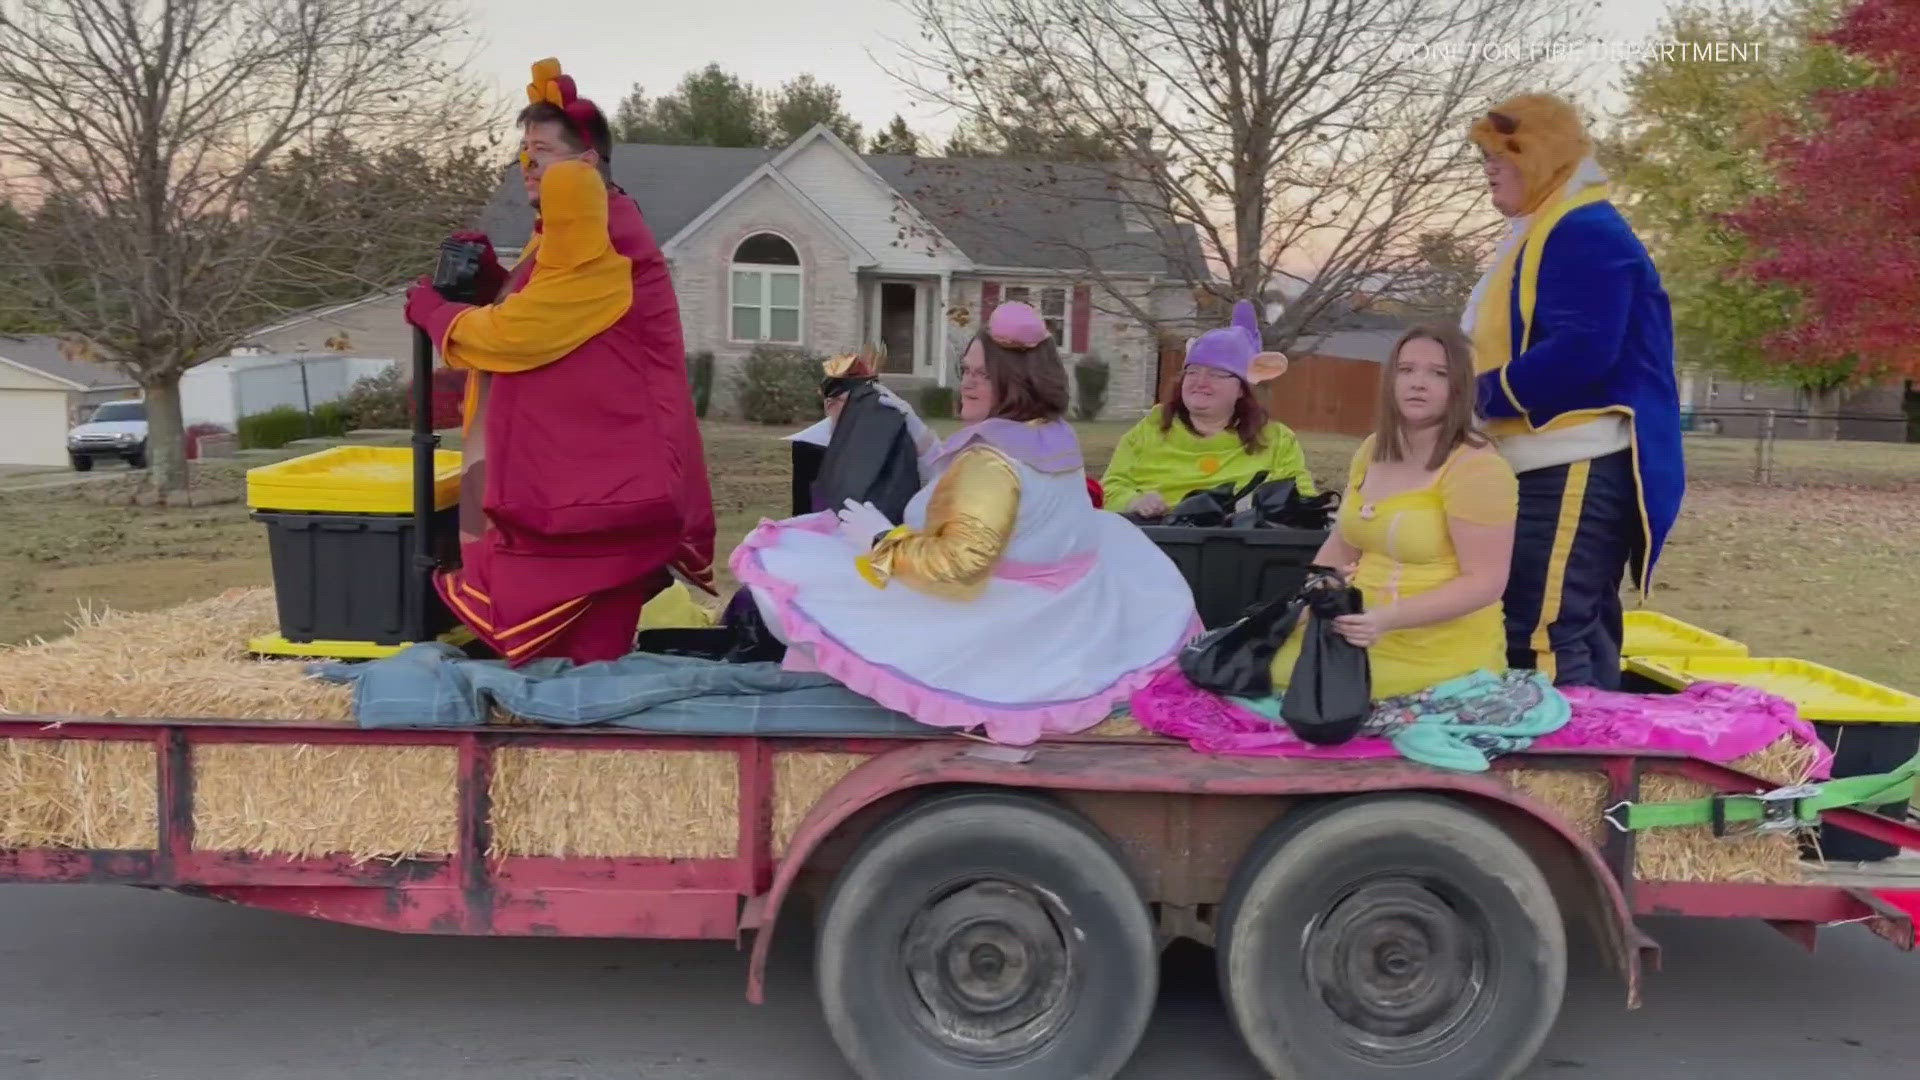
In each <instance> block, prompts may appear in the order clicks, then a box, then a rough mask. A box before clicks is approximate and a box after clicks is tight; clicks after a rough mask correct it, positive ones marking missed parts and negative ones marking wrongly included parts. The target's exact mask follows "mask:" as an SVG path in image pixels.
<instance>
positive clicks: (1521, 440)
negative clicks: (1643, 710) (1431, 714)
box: [1461, 94, 1686, 690]
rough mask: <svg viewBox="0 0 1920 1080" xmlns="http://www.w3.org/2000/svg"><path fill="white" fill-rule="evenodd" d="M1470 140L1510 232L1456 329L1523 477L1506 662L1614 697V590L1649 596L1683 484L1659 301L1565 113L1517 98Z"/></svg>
mask: <svg viewBox="0 0 1920 1080" xmlns="http://www.w3.org/2000/svg"><path fill="white" fill-rule="evenodd" d="M1469 138H1470V139H1471V140H1472V142H1473V144H1474V145H1475V146H1476V147H1477V148H1478V149H1479V150H1480V152H1481V154H1482V156H1483V158H1484V161H1485V168H1486V175H1487V186H1488V189H1489V191H1490V194H1491V196H1492V200H1493V204H1494V207H1495V208H1496V209H1498V210H1499V211H1500V213H1501V214H1502V215H1504V216H1505V217H1506V218H1507V219H1508V223H1509V224H1508V233H1507V236H1506V238H1505V239H1504V240H1503V241H1502V242H1501V243H1500V245H1499V247H1498V248H1497V249H1496V251H1495V253H1494V259H1493V265H1492V267H1491V268H1490V269H1489V270H1488V271H1487V273H1486V275H1485V276H1484V277H1483V278H1481V280H1480V283H1479V284H1478V285H1477V286H1476V287H1475V289H1474V291H1473V296H1472V298H1471V299H1470V300H1469V301H1468V304H1467V309H1466V311H1465V313H1464V315H1463V317H1462V320H1461V328H1462V329H1463V330H1465V331H1466V332H1467V334H1468V335H1470V337H1471V338H1472V341H1473V345H1474V351H1475V370H1476V371H1477V372H1478V376H1477V391H1478V393H1477V397H1478V411H1479V413H1480V415H1481V416H1482V417H1483V418H1484V419H1485V422H1486V430H1487V432H1488V434H1490V435H1492V436H1493V437H1494V439H1495V440H1496V442H1497V444H1498V446H1499V448H1500V452H1501V454H1502V456H1504V457H1505V458H1506V459H1507V461H1508V463H1509V464H1511V465H1512V466H1513V470H1514V472H1515V473H1516V474H1518V476H1519V481H1520V491H1519V520H1518V523H1517V527H1516V535H1515V538H1514V552H1513V566H1512V572H1511V574H1510V576H1509V579H1508V585H1507V591H1506V597H1505V608H1506V631H1507V651H1508V659H1509V661H1510V662H1511V663H1512V664H1513V666H1514V667H1517V668H1537V669H1538V670H1541V671H1543V672H1546V673H1548V674H1549V675H1551V676H1553V678H1554V679H1555V680H1556V681H1557V682H1558V683H1560V684H1562V685H1584V686H1595V687H1600V688H1602V689H1609V690H1611V689H1618V688H1619V684H1620V647H1621V641H1622V635H1623V628H1622V625H1621V622H1622V614H1621V603H1620V587H1621V583H1622V580H1623V578H1624V576H1625V574H1626V571H1627V568H1628V567H1629V566H1631V567H1632V568H1633V574H1634V580H1635V583H1636V584H1637V585H1638V586H1639V587H1640V589H1641V590H1642V591H1643V592H1644V590H1646V589H1648V588H1650V587H1651V582H1652V577H1653V569H1654V565H1655V564H1656V563H1657V562H1658V561H1659V558H1660V552H1661V548H1662V547H1663V546H1664V544H1665V542H1666V538H1667V534H1668V532H1669V531H1670V530H1671V529H1672V527H1673V522H1674V519H1675V518H1676V517H1677V516H1678V514H1679V510H1680V502H1681V498H1682V496H1683V495H1684V493H1685V490H1686V464H1685V461H1684V459H1683V454H1682V449H1681V440H1680V402H1679V393H1678V391H1677V389H1676V387H1675V378H1674V368H1673V320H1672V316H1671V313H1670V310H1669V307H1668V302H1667V294H1666V292H1665V290H1664V289H1663V288H1662V287H1661V284H1660V274H1659V271H1658V270H1656V269H1655V268H1654V265H1653V260H1652V259H1651V258H1650V257H1649V256H1648V254H1647V251H1646V248H1645V247H1644V246H1643V245H1642V244H1641V243H1640V240H1639V239H1638V238H1637V237H1636V236H1635V235H1634V233H1633V230H1632V228H1631V227H1629V226H1628V224H1627V222H1626V219H1625V218H1624V217H1622V216H1621V214H1620V211H1619V210H1618V209H1616V208H1615V207H1614V205H1613V204H1612V203H1611V202H1609V201H1607V186H1606V175H1605V174H1604V173H1603V172H1602V171H1601V169H1600V167H1599V165H1598V164H1597V163H1596V162H1595V161H1594V159H1593V156H1592V154H1593V144H1592V140H1591V139H1590V138H1589V137H1588V135H1587V133H1586V130H1585V127H1584V126H1583V125H1582V123H1581V121H1580V117H1579V114H1578V113H1577V112H1575V110H1574V108H1573V106H1571V105H1569V104H1568V103H1567V102H1565V101H1562V100H1561V99H1559V98H1557V97H1553V96H1551V95H1547V94H1526V95H1522V96H1520V97H1516V98H1513V99H1511V100H1509V101H1506V102H1503V103H1501V104H1500V105H1499V106H1498V107H1496V108H1494V109H1493V110H1491V111H1489V112H1488V113H1486V114H1485V115H1484V116H1481V117H1479V118H1478V119H1477V120H1475V121H1474V123H1473V125H1472V127H1471V129H1470V132H1469Z"/></svg>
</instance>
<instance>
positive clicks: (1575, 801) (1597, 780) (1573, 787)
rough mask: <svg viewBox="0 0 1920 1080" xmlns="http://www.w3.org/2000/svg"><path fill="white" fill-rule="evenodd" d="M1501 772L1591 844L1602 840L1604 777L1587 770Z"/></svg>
mask: <svg viewBox="0 0 1920 1080" xmlns="http://www.w3.org/2000/svg"><path fill="white" fill-rule="evenodd" d="M1502 775H1504V776H1505V778H1506V780H1507V782H1508V783H1510V784H1512V785H1513V786H1514V787H1516V788H1518V789H1519V790H1520V792H1521V793H1522V794H1524V795H1527V796H1529V797H1531V798H1533V799H1534V800H1535V801H1537V802H1539V803H1541V804H1542V805H1544V806H1546V807H1547V808H1548V809H1549V810H1552V811H1553V812H1554V813H1556V814H1558V815H1560V818H1561V820H1562V821H1564V822H1565V823H1566V825H1567V826H1568V827H1569V828H1572V829H1574V830H1575V831H1577V832H1579V833H1581V834H1583V835H1585V836H1586V838H1587V839H1588V840H1589V841H1591V842H1592V843H1596V844H1597V843H1600V842H1601V841H1602V840H1604V839H1606V835H1607V823H1606V821H1605V819H1604V815H1605V813H1606V807H1607V776H1606V774H1605V773H1598V772H1593V771H1592V770H1589V769H1513V770H1511V771H1508V772H1506V773H1503V774H1502Z"/></svg>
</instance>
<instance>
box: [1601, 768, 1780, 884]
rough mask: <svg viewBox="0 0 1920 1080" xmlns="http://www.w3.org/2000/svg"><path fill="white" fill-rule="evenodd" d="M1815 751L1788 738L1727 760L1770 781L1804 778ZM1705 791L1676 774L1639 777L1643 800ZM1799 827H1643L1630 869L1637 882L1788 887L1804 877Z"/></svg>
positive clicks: (1693, 796) (1689, 796)
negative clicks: (1757, 830) (1738, 830)
mask: <svg viewBox="0 0 1920 1080" xmlns="http://www.w3.org/2000/svg"><path fill="white" fill-rule="evenodd" d="M1814 754H1815V751H1814V749H1813V748H1812V747H1809V746H1805V745H1802V744H1800V743H1798V742H1796V741H1794V740H1793V739H1791V738H1782V739H1781V740H1780V741H1778V742H1776V743H1774V744H1773V745H1772V746H1769V747H1768V748H1766V749H1765V750H1761V751H1759V752H1757V753H1753V754H1749V755H1747V756H1746V757H1744V758H1741V759H1739V760H1738V761H1735V762H1733V763H1732V767H1733V768H1735V769H1738V770H1740V771H1741V772H1745V773H1750V774H1752V775H1754V776H1757V777H1759V778H1761V779H1762V780H1765V781H1767V782H1768V783H1771V784H1778V785H1788V784H1798V783H1802V782H1804V781H1805V780H1806V779H1807V778H1808V775H1809V773H1810V772H1811V770H1812V768H1813V760H1814ZM1712 793H1713V792H1712V790H1711V789H1709V788H1707V787H1705V786H1704V785H1701V784H1698V783H1696V782H1694V781H1692V780H1688V779H1685V778H1682V777H1678V776H1672V775H1666V774H1660V773H1647V774H1644V775H1643V776H1642V777H1641V781H1640V798H1641V800H1642V801H1643V802H1670V801H1675V800H1680V799H1698V798H1701V797H1702V796H1705V795H1711V794H1712ZM1801 839H1802V835H1801V833H1800V832H1799V831H1795V832H1784V833H1765V834H1761V835H1755V836H1743V837H1737V838H1716V837H1715V836H1714V835H1713V830H1712V829H1711V828H1709V827H1708V826H1705V825H1695V826H1686V827H1684V828H1671V829H1648V830H1646V831H1645V832H1642V833H1641V834H1640V835H1639V838H1638V841H1637V843H1636V844H1635V856H1634V872H1635V874H1636V875H1637V876H1638V877H1639V878H1640V879H1641V880H1643V881H1714V882H1746V883H1750V884H1765V885H1788V884H1796V883H1798V882H1801V881H1804V880H1805V868H1804V867H1803V866H1802V865H1801V861H1800V842H1801Z"/></svg>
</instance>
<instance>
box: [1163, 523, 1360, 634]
mask: <svg viewBox="0 0 1920 1080" xmlns="http://www.w3.org/2000/svg"><path fill="white" fill-rule="evenodd" d="M1140 531H1141V532H1143V533H1146V534H1147V538H1148V539H1150V540H1152V541H1153V542H1154V544H1155V545H1157V546H1158V547H1159V548H1160V550H1161V551H1164V552H1166V553H1167V557H1168V558H1170V559H1172V560H1173V564H1174V565H1175V566H1178V567H1179V568H1180V573H1181V575H1182V576H1184V577H1185V578H1186V579H1187V585H1188V586H1189V587H1191V588H1192V589H1193V602H1194V604H1195V606H1197V607H1198V608H1199V609H1200V621H1201V622H1202V623H1204V624H1206V626H1207V628H1208V629H1212V628H1214V627H1218V626H1226V625H1228V624H1229V623H1232V622H1233V621H1234V620H1236V619H1238V618H1240V616H1242V615H1244V614H1246V610H1247V608H1249V607H1251V606H1253V605H1254V604H1257V603H1260V602H1261V601H1263V600H1271V599H1274V598H1275V597H1279V596H1288V595H1291V594H1293V593H1294V592H1297V591H1298V590H1299V588H1300V583H1301V582H1303V581H1305V580H1306V577H1307V567H1309V566H1312V565H1313V557H1314V556H1315V555H1318V554H1319V553H1320V547H1321V545H1323V544H1325V543H1326V542H1327V530H1325V529H1319V530H1311V531H1310V530H1306V529H1196V528H1185V527H1179V526H1171V525H1144V526H1141V529H1140Z"/></svg>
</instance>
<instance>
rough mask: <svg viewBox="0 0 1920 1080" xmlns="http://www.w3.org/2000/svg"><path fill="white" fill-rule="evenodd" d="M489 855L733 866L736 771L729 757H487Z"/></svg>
mask: <svg viewBox="0 0 1920 1080" xmlns="http://www.w3.org/2000/svg"><path fill="white" fill-rule="evenodd" d="M492 795H493V846H492V849H491V851H490V854H492V855H494V856H506V855H545V856H565V857H576V858H630V859H642V858H654V859H717V858H730V857H732V856H733V855H734V854H735V853H736V852H737V851H738V850H739V847H740V762H739V755H738V754H736V753H734V752H732V751H727V750H721V751H715V750H546V749H519V748H514V747H506V748H502V749H501V750H500V751H499V752H498V753H497V754H495V755H494V766H493V784H492Z"/></svg>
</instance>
